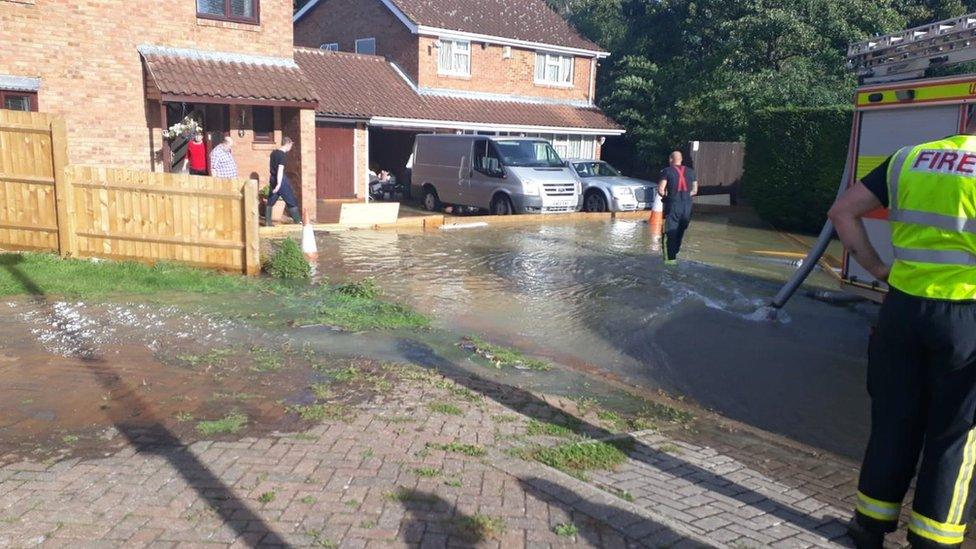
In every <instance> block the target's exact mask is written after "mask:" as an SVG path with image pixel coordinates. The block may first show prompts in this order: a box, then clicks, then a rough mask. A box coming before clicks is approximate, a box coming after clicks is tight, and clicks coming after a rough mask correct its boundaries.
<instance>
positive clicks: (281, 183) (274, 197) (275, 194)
mask: <svg viewBox="0 0 976 549" xmlns="http://www.w3.org/2000/svg"><path fill="white" fill-rule="evenodd" d="M293 145H294V143H292V140H291V138H290V137H285V138H284V139H282V140H281V147H278V148H277V149H275V150H274V152H272V153H271V177H270V179H269V180H268V185H269V186H270V188H271V192H270V193H269V194H268V205H267V206H266V208H265V213H264V221H265V225H267V226H268V227H270V226H272V225H273V224H274V221H273V220H274V215H273V214H272V211H273V210H274V205H275V203H277V202H278V199H279V198H280V199H282V200H284V201H285V211H286V212H287V213H288V216H289V217H291V219H292V221H294V222H295V223H301V222H302V216H301V212H299V211H298V200H296V199H295V192H294V191H293V190H292V188H291V182H290V181H288V176H287V175H285V163H286V161H287V160H288V153H289V152H290V151H291V148H292V146H293Z"/></svg>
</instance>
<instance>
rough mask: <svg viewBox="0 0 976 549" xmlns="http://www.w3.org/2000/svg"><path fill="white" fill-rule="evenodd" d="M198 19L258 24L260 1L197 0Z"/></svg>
mask: <svg viewBox="0 0 976 549" xmlns="http://www.w3.org/2000/svg"><path fill="white" fill-rule="evenodd" d="M196 1H197V17H202V18H204V19H219V20H222V21H233V22H235V23H251V24H254V25H256V24H258V0H196Z"/></svg>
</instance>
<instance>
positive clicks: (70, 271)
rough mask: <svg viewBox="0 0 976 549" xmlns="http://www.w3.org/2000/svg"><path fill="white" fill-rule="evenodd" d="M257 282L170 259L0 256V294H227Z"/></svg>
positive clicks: (78, 295)
mask: <svg viewBox="0 0 976 549" xmlns="http://www.w3.org/2000/svg"><path fill="white" fill-rule="evenodd" d="M254 284H255V282H254V281H250V280H247V279H245V278H243V277H240V276H233V275H227V274H221V273H217V272H213V271H206V270H203V269H195V268H192V267H184V266H182V265H176V264H173V263H159V264H156V265H154V266H151V265H144V264H142V263H135V262H131V261H87V260H78V259H61V258H59V257H58V256H56V255H53V254H44V253H5V254H0V296H14V295H40V294H43V295H54V296H63V297H77V298H90V297H97V296H104V295H109V294H153V293H158V292H167V291H175V292H195V293H225V292H233V291H238V290H243V289H247V288H248V287H250V286H253V285H254Z"/></svg>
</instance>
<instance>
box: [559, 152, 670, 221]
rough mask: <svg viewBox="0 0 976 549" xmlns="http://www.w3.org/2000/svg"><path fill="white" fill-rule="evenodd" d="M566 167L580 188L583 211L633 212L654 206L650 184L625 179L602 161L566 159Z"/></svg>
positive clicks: (639, 180) (640, 180) (651, 184)
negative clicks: (576, 179) (569, 167)
mask: <svg viewBox="0 0 976 549" xmlns="http://www.w3.org/2000/svg"><path fill="white" fill-rule="evenodd" d="M566 165H567V166H571V167H572V168H573V173H575V174H576V176H577V177H579V179H580V182H581V184H582V186H583V211H586V212H607V211H610V212H632V211H634V210H646V209H648V208H651V207H652V206H653V205H654V193H656V192H657V186H656V185H655V184H654V183H651V182H650V181H644V180H642V179H634V178H633V177H625V176H624V175H622V174H621V173H620V172H619V171H617V170H616V169H615V168H614V167H613V166H611V165H610V164H607V163H606V162H603V161H602V160H582V159H574V160H567V161H566Z"/></svg>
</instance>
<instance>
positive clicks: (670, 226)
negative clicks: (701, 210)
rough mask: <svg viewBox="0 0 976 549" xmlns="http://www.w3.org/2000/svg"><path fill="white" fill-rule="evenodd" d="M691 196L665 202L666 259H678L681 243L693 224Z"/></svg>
mask: <svg viewBox="0 0 976 549" xmlns="http://www.w3.org/2000/svg"><path fill="white" fill-rule="evenodd" d="M691 204H692V202H691V196H690V195H689V196H688V197H687V199H686V198H684V197H678V198H675V199H673V200H665V201H664V253H665V256H664V258H665V259H678V252H679V251H681V241H682V240H684V237H685V231H686V230H688V225H689V224H691Z"/></svg>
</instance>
